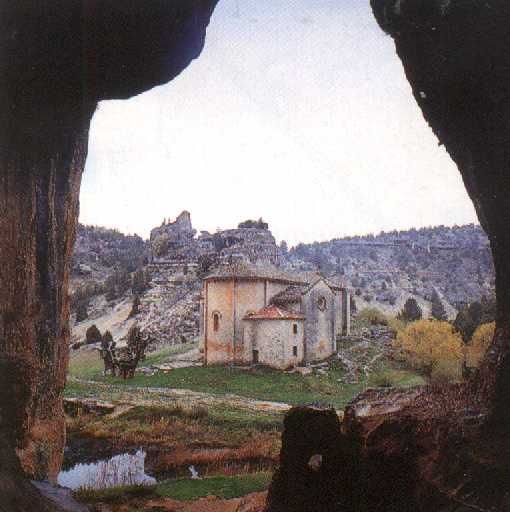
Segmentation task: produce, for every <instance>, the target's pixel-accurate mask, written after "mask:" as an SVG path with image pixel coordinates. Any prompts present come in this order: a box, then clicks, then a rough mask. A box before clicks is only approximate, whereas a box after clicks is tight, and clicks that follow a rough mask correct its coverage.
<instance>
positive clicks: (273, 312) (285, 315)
mask: <svg viewBox="0 0 510 512" xmlns="http://www.w3.org/2000/svg"><path fill="white" fill-rule="evenodd" d="M304 319H305V317H304V316H303V315H300V314H299V313H291V312H290V311H286V310H285V309H282V308H280V307H278V306H275V305H270V306H266V307H265V308H262V309H261V310H260V311H257V313H251V314H248V315H246V316H245V317H244V320H304Z"/></svg>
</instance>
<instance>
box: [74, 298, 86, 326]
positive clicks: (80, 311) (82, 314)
mask: <svg viewBox="0 0 510 512" xmlns="http://www.w3.org/2000/svg"><path fill="white" fill-rule="evenodd" d="M88 317H89V314H88V311H87V302H85V301H81V302H80V303H78V305H77V306H76V321H77V322H83V321H84V320H87V318H88Z"/></svg>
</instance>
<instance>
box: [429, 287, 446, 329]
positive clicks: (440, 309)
mask: <svg viewBox="0 0 510 512" xmlns="http://www.w3.org/2000/svg"><path fill="white" fill-rule="evenodd" d="M431 314H432V317H433V318H435V319H436V320H440V321H442V322H443V321H445V320H448V315H447V314H446V309H445V308H444V304H443V302H442V301H441V298H440V297H439V294H438V293H437V292H436V290H434V293H433V294H432V310H431Z"/></svg>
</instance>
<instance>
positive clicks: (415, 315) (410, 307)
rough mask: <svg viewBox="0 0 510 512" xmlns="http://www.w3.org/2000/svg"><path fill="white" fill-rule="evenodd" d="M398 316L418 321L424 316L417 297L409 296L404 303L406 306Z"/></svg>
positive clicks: (405, 319)
mask: <svg viewBox="0 0 510 512" xmlns="http://www.w3.org/2000/svg"><path fill="white" fill-rule="evenodd" d="M397 318H398V319H399V320H403V321H404V322H416V321H418V320H421V319H422V318H423V313H422V310H421V308H420V306H419V304H418V302H417V301H416V299H415V298H413V297H409V299H407V300H406V302H405V304H404V308H403V309H402V311H401V312H400V313H399V314H398V316H397Z"/></svg>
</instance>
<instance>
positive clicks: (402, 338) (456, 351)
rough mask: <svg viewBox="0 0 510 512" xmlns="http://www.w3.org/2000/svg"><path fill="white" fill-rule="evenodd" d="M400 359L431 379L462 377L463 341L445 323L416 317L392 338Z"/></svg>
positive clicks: (449, 380)
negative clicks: (414, 320)
mask: <svg viewBox="0 0 510 512" xmlns="http://www.w3.org/2000/svg"><path fill="white" fill-rule="evenodd" d="M395 345H396V347H397V348H398V349H399V350H400V351H401V354H402V356H403V358H404V359H405V360H406V361H407V363H408V364H410V365H411V366H412V367H414V368H416V369H417V370H420V371H422V372H423V373H425V374H426V375H427V376H428V377H430V379H431V381H432V382H436V383H441V382H451V381H455V380H460V379H461V378H462V364H463V361H464V344H463V341H462V337H461V336H460V334H458V333H456V332H455V330H454V328H453V327H452V325H451V324H449V323H448V322H442V321H437V320H419V321H417V322H413V323H411V324H409V325H408V326H407V327H406V328H405V329H404V330H403V331H401V332H399V334H398V336H397V339H396V341H395Z"/></svg>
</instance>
